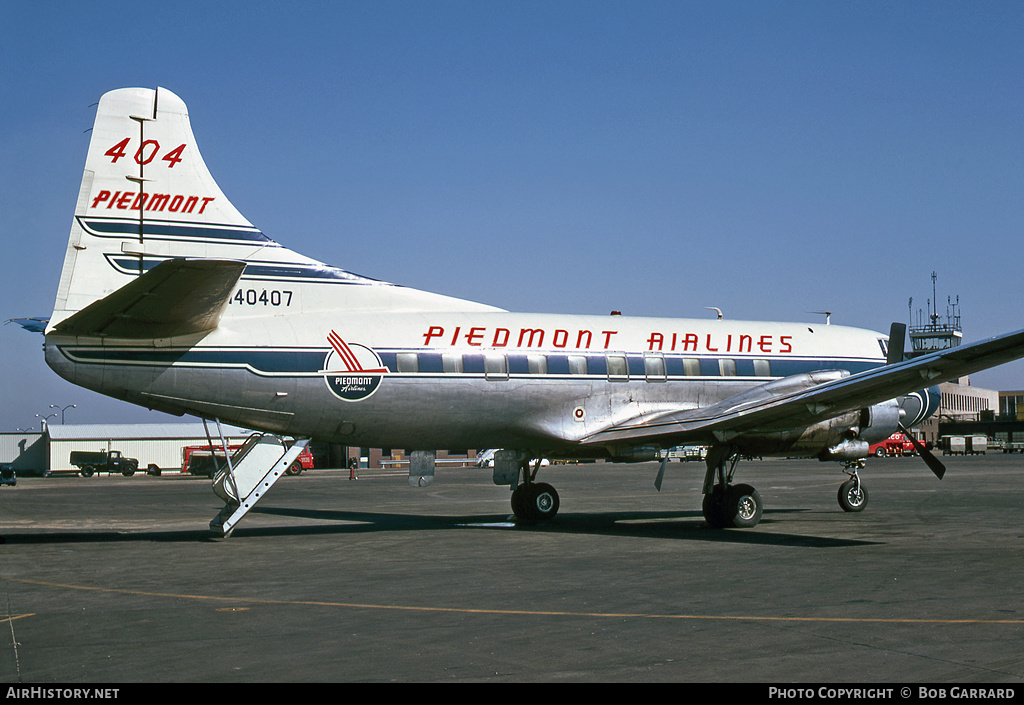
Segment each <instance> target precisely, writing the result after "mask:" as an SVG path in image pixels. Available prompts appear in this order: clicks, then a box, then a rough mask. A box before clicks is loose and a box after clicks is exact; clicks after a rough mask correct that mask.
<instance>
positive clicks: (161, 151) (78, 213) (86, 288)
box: [50, 88, 277, 327]
mask: <svg viewBox="0 0 1024 705" xmlns="http://www.w3.org/2000/svg"><path fill="white" fill-rule="evenodd" d="M267 246H272V247H277V245H276V243H273V242H272V241H271V240H270V239H269V238H267V237H266V236H265V235H263V233H261V232H260V231H259V230H257V229H256V228H254V227H253V226H252V224H251V223H250V222H249V221H248V220H246V219H245V218H244V217H243V216H242V214H241V213H239V212H238V210H237V209H236V208H235V207H234V206H233V205H232V204H231V202H230V201H228V199H227V198H226V197H225V196H224V194H223V193H222V192H221V190H220V188H219V187H218V186H217V183H216V182H215V181H214V179H213V177H212V176H211V175H210V172H209V170H208V169H207V168H206V164H205V163H204V162H203V158H202V156H201V155H200V153H199V149H198V147H197V146H196V141H195V136H194V135H193V134H192V127H191V125H190V123H189V119H188V111H187V109H186V107H185V104H184V103H183V102H182V101H181V99H180V98H178V96H176V95H174V94H173V93H171V92H170V91H168V90H166V89H164V88H158V89H155V90H154V89H148V88H122V89H119V90H115V91H110V92H109V93H107V94H105V95H104V96H103V97H102V98H101V99H100V102H99V107H98V108H97V112H96V122H95V125H94V127H93V131H92V139H91V141H90V143H89V153H88V156H87V157H86V163H85V174H84V175H83V177H82V187H81V190H80V192H79V196H78V204H77V206H76V208H75V217H74V221H73V223H72V226H71V236H70V238H69V240H68V249H67V254H66V255H65V259H64V269H63V271H62V273H61V280H60V286H59V288H58V292H57V300H56V303H55V306H54V313H53V316H52V317H51V319H50V326H51V327H53V326H55V325H56V324H58V323H59V322H60V321H61V320H63V319H65V318H67V317H68V316H70V315H72V314H73V313H75V312H76V311H80V310H81V309H83V308H85V307H86V306H88V305H89V304H90V303H92V302H93V301H95V300H97V299H100V298H102V297H104V296H106V295H108V294H110V293H111V292H113V291H115V290H117V289H119V288H121V287H122V286H124V285H125V284H127V283H129V282H130V281H131V280H132V278H134V277H136V276H138V275H140V274H142V273H144V272H146V271H148V270H149V269H151V268H153V267H154V266H156V265H157V264H159V263H160V262H162V261H165V260H167V259H172V258H189V257H193V258H195V257H201V258H206V257H216V258H220V259H232V258H234V259H244V258H246V257H247V256H251V255H252V252H253V250H254V249H255V248H263V247H267Z"/></svg>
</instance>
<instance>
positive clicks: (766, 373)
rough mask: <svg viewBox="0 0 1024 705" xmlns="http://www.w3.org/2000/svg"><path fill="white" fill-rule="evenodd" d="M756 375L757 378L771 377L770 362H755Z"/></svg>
mask: <svg viewBox="0 0 1024 705" xmlns="http://www.w3.org/2000/svg"><path fill="white" fill-rule="evenodd" d="M754 374H755V375H756V376H757V377H771V376H772V365H771V363H770V362H769V361H768V360H754Z"/></svg>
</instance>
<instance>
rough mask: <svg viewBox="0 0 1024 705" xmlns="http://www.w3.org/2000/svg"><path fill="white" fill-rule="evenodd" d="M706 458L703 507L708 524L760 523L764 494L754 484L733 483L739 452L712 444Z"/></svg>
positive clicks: (715, 526)
mask: <svg viewBox="0 0 1024 705" xmlns="http://www.w3.org/2000/svg"><path fill="white" fill-rule="evenodd" d="M706 462H707V472H706V473H705V475H704V502H703V504H702V509H703V510H704V520H705V521H707V523H708V526H710V527H711V528H713V529H724V528H727V527H737V528H750V527H752V526H757V524H758V522H759V521H761V512H762V510H763V508H764V503H763V502H762V501H761V495H759V494H758V493H757V490H755V489H754V488H753V487H751V486H750V485H734V484H732V476H733V473H734V472H735V471H736V463H737V462H739V455H738V454H737V453H735V452H734V451H733V450H732V449H729V448H720V447H712V448H711V449H710V450H709V451H708V455H707V459H706ZM726 463H728V464H729V469H728V471H726V468H725V466H726Z"/></svg>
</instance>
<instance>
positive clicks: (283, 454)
mask: <svg viewBox="0 0 1024 705" xmlns="http://www.w3.org/2000/svg"><path fill="white" fill-rule="evenodd" d="M308 443H309V439H301V440H298V441H295V442H294V443H293V444H291V446H289V445H288V444H287V443H285V442H284V441H283V440H282V439H281V438H279V437H278V436H274V435H272V434H269V433H254V434H252V435H251V436H250V437H249V438H248V440H246V442H245V443H244V444H243V445H242V447H241V448H239V449H238V450H237V451H235V452H234V453H233V454H231V455H230V456H228V457H227V464H226V465H225V466H224V467H223V468H221V470H220V471H219V472H218V473H217V474H216V475H215V476H214V478H213V491H214V493H215V494H216V495H217V496H218V497H220V498H221V499H222V500H224V508H223V509H221V510H220V513H219V514H218V515H217V516H216V517H214V519H213V521H211V522H210V531H212V532H213V533H215V534H217V535H218V536H221V537H224V538H227V537H228V536H230V535H231V532H232V531H233V530H234V528H235V526H236V525H237V524H238V522H239V521H240V520H241V519H242V517H244V516H245V515H246V514H247V513H248V512H249V510H250V509H252V508H253V507H254V506H255V505H256V503H257V502H258V501H259V500H260V499H262V498H263V495H265V494H266V493H267V490H269V489H270V488H271V487H272V486H273V485H274V483H275V482H277V481H278V480H280V479H281V478H282V477H283V476H284V474H285V470H287V469H288V468H289V467H290V466H291V464H292V463H294V462H295V460H296V459H297V458H298V457H299V454H300V453H302V451H303V450H305V448H306V445H307V444H308Z"/></svg>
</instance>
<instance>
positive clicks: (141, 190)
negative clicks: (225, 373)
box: [47, 88, 497, 332]
mask: <svg viewBox="0 0 1024 705" xmlns="http://www.w3.org/2000/svg"><path fill="white" fill-rule="evenodd" d="M172 259H214V260H220V261H222V262H224V261H236V262H244V263H245V267H244V273H243V274H242V275H241V277H242V278H243V279H245V280H246V283H245V285H244V286H245V288H244V295H243V289H242V288H238V289H236V290H235V294H234V295H233V296H232V297H231V298H232V300H235V301H238V302H239V306H237V307H235V309H234V310H233V311H230V310H229V312H228V313H227V314H226V315H234V316H239V317H244V316H250V315H251V316H255V315H267V314H270V315H285V314H286V313H290V312H294V311H303V312H309V311H325V310H326V311H337V310H345V309H349V310H355V309H358V310H407V311H408V310H438V309H441V310H461V311H464V310H497V309H494V308H493V307H490V306H484V305H482V304H475V303H472V302H467V301H462V300H459V299H452V298H450V297H445V296H440V295H437V294H429V293H427V292H420V291H415V290H413V289H405V288H403V287H397V286H394V285H391V284H386V283H384V282H378V281H375V280H372V279H367V278H365V277H360V276H358V275H355V274H351V273H349V272H346V271H345V270H342V269H338V268H336V267H330V266H328V265H325V264H323V263H322V262H318V261H317V260H314V259H311V258H309V257H306V256H304V255H301V254H298V253H296V252H293V251H292V250H289V249H287V248H285V247H281V246H280V245H279V244H277V243H276V242H274V241H273V240H271V239H270V238H268V237H267V236H266V235H264V234H263V233H262V232H260V231H259V230H258V229H257V228H255V227H253V225H252V224H251V223H250V222H249V221H248V220H246V219H245V218H244V217H243V216H242V214H241V213H239V212H238V210H237V209H236V208H235V207H234V206H233V205H232V204H231V202H230V201H228V199H227V198H226V197H225V196H224V194H223V192H221V190H220V187H218V186H217V183H216V181H214V179H213V177H212V176H211V175H210V172H209V170H208V169H207V168H206V164H205V163H204V162H203V158H202V156H201V155H200V154H199V148H198V147H197V146H196V140H195V136H194V135H193V134H192V126H191V124H190V122H189V117H188V110H187V108H186V107H185V103H184V102H182V100H181V99H180V98H178V96H176V95H174V94H173V93H171V92H170V91H169V90H167V89H165V88H157V89H150V88H121V89H118V90H114V91H110V92H109V93H106V94H105V95H104V96H103V97H102V98H101V99H100V102H99V107H98V108H97V112H96V123H95V125H94V127H93V131H92V138H91V140H90V142H89V153H88V156H87V157H86V163H85V173H84V175H83V177H82V187H81V190H80V192H79V196H78V204H77V206H76V208H75V217H74V221H73V222H72V225H71V235H70V237H69V239H68V248H67V254H66V255H65V258H64V269H63V271H62V273H61V278H60V286H59V288H58V291H57V300H56V303H55V305H54V311H53V315H52V316H51V318H50V322H49V327H48V328H47V331H48V332H50V331H54V330H58V327H59V326H60V324H61V322H62V321H65V320H67V319H68V318H70V317H71V316H74V315H75V314H77V313H79V312H81V311H83V310H84V309H86V308H87V307H89V306H90V305H91V304H93V303H94V302H97V301H99V300H100V299H105V298H106V297H108V296H109V295H110V294H112V293H113V292H115V291H118V290H120V289H122V288H123V287H125V286H126V285H127V284H129V283H130V282H132V281H133V280H134V279H135V278H137V277H139V276H140V275H142V274H144V273H146V272H148V271H150V270H152V269H153V268H154V267H156V266H157V265H159V264H161V263H162V262H166V261H168V260H172ZM166 269H167V268H165V270H166ZM188 271H191V270H188V269H187V268H186V269H175V270H174V274H175V276H174V283H175V285H176V286H177V285H178V284H180V283H182V282H184V277H185V274H186V273H187V272H188ZM225 271H226V270H225ZM207 273H208V274H209V270H207ZM211 276H213V275H211ZM217 276H219V274H218V275H217ZM225 281H226V280H225ZM218 282H220V280H219V279H218ZM220 285H221V284H219V283H218V286H220ZM338 285H342V286H338ZM348 285H356V286H348ZM225 286H227V284H225ZM240 286H241V285H240ZM143 288H144V287H143ZM218 291H219V290H218ZM226 295H230V292H227V294H226ZM274 297H277V298H274ZM122 298H124V297H122ZM264 298H266V299H267V300H268V301H269V303H270V304H272V305H268V306H259V305H253V306H243V304H259V303H260V302H262V301H263V300H264ZM251 299H255V300H251ZM278 299H280V301H278ZM115 303H118V304H123V302H122V301H118V302H114V301H110V302H109V303H108V304H104V305H103V306H101V307H99V309H94V310H93V311H91V312H90V314H89V316H86V317H80V320H78V321H76V322H75V323H74V324H69V325H68V326H66V327H65V328H66V329H67V330H72V329H74V330H80V329H82V328H83V326H84V325H85V321H86V320H87V321H88V322H89V323H90V326H91V325H92V324H93V323H95V321H96V320H99V319H100V318H102V317H103V316H108V317H109V316H110V315H120V314H119V313H117V312H115V311H114V304H115ZM279 304H281V305H279ZM136 308H138V307H136ZM142 308H144V309H146V310H148V311H151V312H152V311H155V310H161V311H162V310H163V309H156V308H154V307H152V306H143V307H142ZM204 320H205V319H204ZM211 320H212V319H211ZM203 325H206V323H203ZM86 327H89V326H86ZM117 328H118V329H120V330H123V329H124V326H117Z"/></svg>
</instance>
